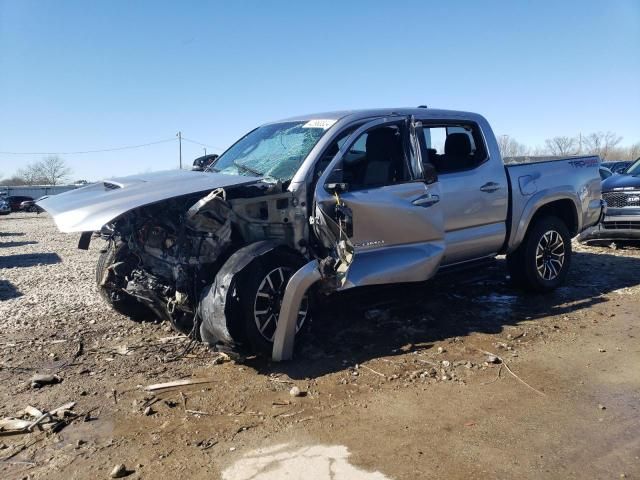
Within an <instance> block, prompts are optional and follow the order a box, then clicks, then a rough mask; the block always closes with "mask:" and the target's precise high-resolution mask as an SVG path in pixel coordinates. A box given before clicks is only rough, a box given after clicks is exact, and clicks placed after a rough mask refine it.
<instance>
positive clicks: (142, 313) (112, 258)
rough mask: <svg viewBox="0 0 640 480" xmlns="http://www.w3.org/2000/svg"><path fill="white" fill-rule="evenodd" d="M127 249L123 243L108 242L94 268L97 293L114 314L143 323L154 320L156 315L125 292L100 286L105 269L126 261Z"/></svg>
mask: <svg viewBox="0 0 640 480" xmlns="http://www.w3.org/2000/svg"><path fill="white" fill-rule="evenodd" d="M129 255H130V254H129V249H128V248H127V245H126V244H124V243H116V242H109V244H108V246H107V249H106V250H105V251H104V252H102V253H101V254H100V257H99V258H98V265H97V267H96V284H97V286H98V292H100V296H101V297H102V298H103V299H104V301H105V302H107V303H108V304H109V306H110V307H111V308H113V309H114V310H115V311H116V312H118V313H120V314H122V315H124V316H126V317H129V318H130V319H131V320H135V321H143V320H151V319H155V318H156V315H154V314H153V312H152V311H151V310H150V309H149V308H147V307H146V306H145V305H143V304H142V303H140V302H138V301H137V300H136V299H135V298H133V297H132V296H130V295H127V294H126V293H125V292H123V291H120V290H116V289H114V288H113V287H111V288H110V287H109V286H107V285H103V284H102V280H103V278H104V275H105V273H106V271H107V269H108V268H109V267H110V266H111V265H113V264H114V263H115V262H121V261H126V260H127V257H128V256H129Z"/></svg>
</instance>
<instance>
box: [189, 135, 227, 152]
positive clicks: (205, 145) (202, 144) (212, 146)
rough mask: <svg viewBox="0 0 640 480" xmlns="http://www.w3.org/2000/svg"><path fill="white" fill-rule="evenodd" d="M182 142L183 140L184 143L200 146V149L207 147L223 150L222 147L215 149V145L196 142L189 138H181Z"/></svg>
mask: <svg viewBox="0 0 640 480" xmlns="http://www.w3.org/2000/svg"><path fill="white" fill-rule="evenodd" d="M182 140H184V141H185V142H191V143H195V144H196V145H200V146H201V147H209V148H215V149H216V150H224V148H222V147H216V146H215V145H208V144H206V143H202V142H196V141H195V140H191V139H190V138H185V137H182Z"/></svg>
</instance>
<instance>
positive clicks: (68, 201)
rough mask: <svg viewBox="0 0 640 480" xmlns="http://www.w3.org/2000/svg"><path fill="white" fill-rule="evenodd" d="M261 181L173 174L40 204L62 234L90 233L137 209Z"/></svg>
mask: <svg viewBox="0 0 640 480" xmlns="http://www.w3.org/2000/svg"><path fill="white" fill-rule="evenodd" d="M258 180H260V179H259V178H258V177H247V176H241V175H223V174H220V173H213V172H194V171H190V170H170V171H166V172H154V173H145V174H142V175H133V176H130V177H123V178H113V179H109V180H104V181H102V182H98V183H93V184H91V185H87V186H86V187H82V188H78V189H76V190H71V191H69V192H65V193H60V194H58V195H52V196H50V197H49V198H46V199H44V200H41V201H39V202H37V204H38V205H39V206H40V207H42V208H43V209H45V210H46V211H47V212H49V214H51V216H52V217H53V219H54V221H55V222H56V225H57V227H58V229H59V230H60V231H61V232H65V233H69V232H90V231H97V230H100V229H101V228H102V226H103V225H106V224H107V223H109V222H111V221H112V220H114V219H116V218H117V217H119V216H120V215H122V214H123V213H126V212H128V211H129V210H132V209H134V208H138V207H142V206H144V205H149V204H152V203H156V202H160V201H162V200H167V199H169V198H174V197H180V196H182V195H187V194H190V193H197V192H208V191H210V190H213V189H214V188H220V187H231V186H234V185H243V184H249V183H254V182H256V181H258Z"/></svg>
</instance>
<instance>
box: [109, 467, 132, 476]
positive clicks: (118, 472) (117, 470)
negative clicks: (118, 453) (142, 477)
mask: <svg viewBox="0 0 640 480" xmlns="http://www.w3.org/2000/svg"><path fill="white" fill-rule="evenodd" d="M130 473H131V472H129V471H128V470H127V467H125V466H124V465H123V464H120V465H116V466H115V467H113V470H111V478H123V477H126V476H127V475H129V474H130Z"/></svg>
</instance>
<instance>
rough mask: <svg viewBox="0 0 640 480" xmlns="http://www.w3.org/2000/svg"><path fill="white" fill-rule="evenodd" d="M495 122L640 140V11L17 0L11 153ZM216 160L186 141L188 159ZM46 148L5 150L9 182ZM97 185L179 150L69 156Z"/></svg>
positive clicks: (172, 159)
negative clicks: (344, 119) (372, 117)
mask: <svg viewBox="0 0 640 480" xmlns="http://www.w3.org/2000/svg"><path fill="white" fill-rule="evenodd" d="M419 104H427V105H429V106H432V107H438V108H451V109H464V110H471V111H477V112H479V113H482V114H483V115H485V116H486V117H487V118H488V119H489V121H490V122H491V123H492V125H493V127H494V130H495V131H496V133H497V134H509V135H512V136H513V137H515V138H516V139H517V140H518V141H520V142H522V143H526V144H529V145H531V146H535V145H540V144H542V143H543V142H544V139H545V138H549V137H551V136H554V135H575V134H578V133H579V132H582V133H589V132H592V131H599V130H602V131H607V130H611V131H614V132H616V133H618V134H619V135H622V136H623V137H624V141H623V143H624V144H631V143H635V142H638V141H640V1H639V0H609V1H607V2H604V1H595V0H594V1H562V2H560V1H557V0H556V1H539V2H525V1H522V2H515V1H484V2H479V1H464V0H459V1H457V2H435V1H433V2H431V1H425V0H420V1H403V2H388V1H385V2H375V1H367V2H365V1H349V2H346V1H336V2H332V1H324V2H299V1H298V2H293V1H291V2H285V1H275V0H274V1H269V2H266V1H255V2H244V1H234V2H196V1H189V2H163V1H157V0H156V1H136V2H130V1H118V0H116V1H113V0H112V1H102V2H87V1H71V0H67V1H56V2H54V1H31V0H0V151H12V152H43V151H46V152H68V151H84V150H94V149H102V148H110V147H119V146H124V145H135V144H141V143H147V142H154V141H158V140H163V139H169V138H173V137H174V136H175V134H176V132H177V131H178V130H181V131H182V132H183V134H184V136H185V137H187V138H190V139H193V140H196V141H199V142H202V143H206V144H208V145H210V146H212V147H216V148H212V147H210V148H208V151H209V152H211V151H220V150H222V149H223V148H225V147H227V146H228V145H229V144H230V143H231V142H233V141H234V140H235V139H237V137H239V136H240V135H242V134H244V133H245V132H246V131H247V130H249V129H251V128H253V127H254V126H256V125H258V124H260V123H262V122H265V121H268V120H274V119H278V118H284V117H287V116H291V115H295V114H300V113H306V112H314V111H327V110H336V109H345V108H346V109H349V108H363V107H387V106H416V105H419ZM202 153H203V151H202V147H200V146H198V145H196V144H191V143H187V142H185V143H184V144H183V158H184V159H185V162H186V163H190V161H191V159H193V158H194V157H196V156H198V155H201V154H202ZM40 158H41V155H33V156H28V155H20V156H17V155H7V154H0V176H7V175H10V174H12V173H13V172H14V171H15V170H16V169H17V168H19V167H20V166H21V165H23V164H24V163H26V162H29V161H33V160H38V159H40ZM63 158H64V159H65V160H66V161H67V162H68V163H69V165H70V166H71V167H72V168H73V171H74V173H73V178H87V179H90V180H95V179H99V178H101V177H109V176H114V175H123V174H133V173H139V172H144V171H148V170H161V169H168V168H174V167H176V166H177V162H178V146H177V143H176V142H166V143H161V144H157V145H154V146H150V147H145V148H139V149H135V150H121V151H117V152H109V153H95V154H85V155H63Z"/></svg>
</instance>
